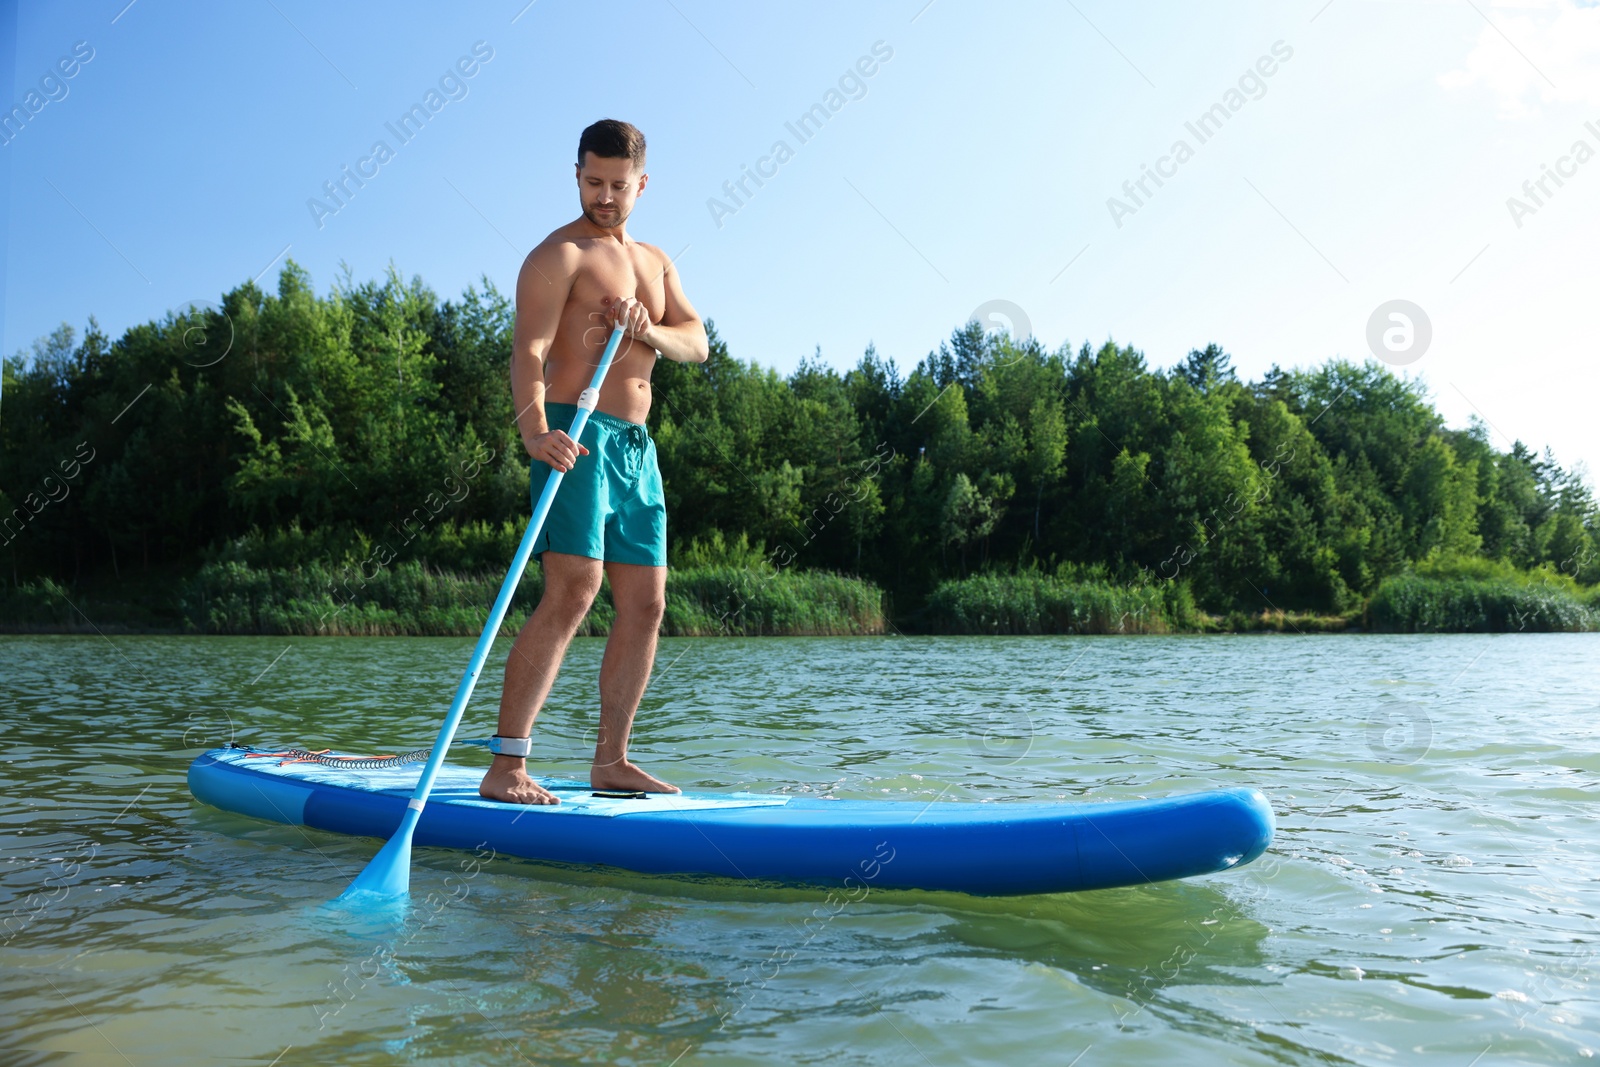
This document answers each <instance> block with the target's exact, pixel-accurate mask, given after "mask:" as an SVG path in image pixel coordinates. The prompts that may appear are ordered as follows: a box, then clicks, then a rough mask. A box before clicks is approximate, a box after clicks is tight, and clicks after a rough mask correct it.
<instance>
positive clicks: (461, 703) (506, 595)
mask: <svg viewBox="0 0 1600 1067" xmlns="http://www.w3.org/2000/svg"><path fill="white" fill-rule="evenodd" d="M622 337H623V330H622V326H621V325H618V326H617V327H616V328H615V329H613V330H612V331H611V339H610V340H609V341H607V342H606V350H605V352H604V353H603V354H602V355H601V356H600V365H599V366H598V367H596V368H595V370H594V378H593V380H591V381H590V382H589V388H587V389H585V390H584V391H583V393H582V394H580V395H579V397H578V413H577V415H575V416H573V419H572V426H571V428H570V429H568V431H567V435H568V436H569V437H571V438H572V440H573V442H574V443H576V442H577V441H578V439H579V438H580V437H582V436H583V428H584V427H585V426H587V425H588V424H589V413H590V412H592V411H593V410H594V407H595V404H596V403H597V402H598V401H599V399H600V385H601V383H603V382H604V381H605V379H606V371H608V370H610V369H611V361H612V360H613V359H615V358H616V355H617V347H618V346H619V345H621V343H622ZM535 462H538V461H537V460H535ZM563 473H564V472H562V471H559V470H553V471H551V473H550V477H549V478H548V479H547V480H546V481H545V483H544V492H542V493H540V494H539V502H538V504H536V505H534V508H533V516H532V518H530V519H529V520H528V530H527V532H526V533H524V534H523V535H522V543H521V544H520V545H518V546H517V553H516V555H515V556H513V557H512V560H511V569H510V570H509V571H508V572H507V573H506V580H505V583H504V584H503V585H501V586H500V595H499V596H498V597H496V598H495V601H494V608H493V609H492V610H491V611H490V612H489V621H488V622H486V623H485V624H484V627H483V632H482V633H481V634H479V635H478V646H477V647H476V648H475V649H473V650H472V663H471V664H470V665H468V667H467V673H466V674H464V675H462V676H461V684H460V685H459V686H457V687H456V698H455V700H454V701H453V702H452V703H451V704H450V714H448V715H446V716H445V720H444V722H443V723H441V724H440V726H439V736H438V737H437V738H435V740H434V742H433V752H432V753H430V754H429V756H428V762H427V764H426V765H425V766H424V767H423V768H422V775H421V777H419V778H418V779H417V788H416V790H415V791H414V792H413V793H412V794H411V799H410V800H408V801H406V810H405V814H404V815H402V816H401V818H400V826H399V827H398V828H397V829H396V830H395V832H394V834H393V835H392V836H391V837H390V838H389V840H388V841H386V842H384V845H383V847H382V848H380V849H379V850H378V853H377V855H375V856H373V857H372V859H371V861H370V862H368V864H367V865H366V867H365V868H363V869H362V871H361V873H360V874H358V875H356V879H355V881H354V882H352V883H351V884H350V886H349V888H347V889H346V890H345V891H344V892H343V893H342V894H340V896H339V899H338V900H337V901H336V902H335V903H337V904H343V905H346V906H349V907H352V908H355V907H365V906H366V905H367V904H370V903H372V902H374V901H389V902H393V901H399V900H402V899H404V897H405V896H406V894H407V893H409V892H410V890H411V836H412V834H413V832H414V831H415V830H416V828H417V820H418V819H420V818H421V817H422V809H423V806H424V805H426V804H427V803H428V794H430V793H431V792H433V780H434V779H435V778H437V777H438V775H439V768H440V767H442V766H443V765H444V757H445V753H446V752H448V751H449V749H450V743H451V742H452V741H454V740H455V736H456V727H458V726H460V725H461V716H462V714H463V713H464V712H465V711H466V710H467V701H468V700H469V699H470V698H471V697H472V689H473V687H474V686H476V685H477V684H478V674H479V673H480V672H481V671H482V670H483V664H484V661H485V660H486V659H488V658H489V649H490V647H491V646H492V645H493V644H494V639H495V637H496V635H498V634H499V632H500V624H501V623H502V622H504V621H505V617H506V609H507V608H509V607H510V606H511V595H512V594H513V593H514V592H516V589H517V583H518V582H520V581H522V572H523V571H524V570H526V569H527V566H528V557H529V556H531V555H533V543H534V541H536V540H537V539H538V537H539V531H540V530H542V529H544V520H545V517H546V516H548V515H549V514H550V504H551V502H552V501H554V500H555V498H556V490H557V489H560V488H561V479H562V475H563Z"/></svg>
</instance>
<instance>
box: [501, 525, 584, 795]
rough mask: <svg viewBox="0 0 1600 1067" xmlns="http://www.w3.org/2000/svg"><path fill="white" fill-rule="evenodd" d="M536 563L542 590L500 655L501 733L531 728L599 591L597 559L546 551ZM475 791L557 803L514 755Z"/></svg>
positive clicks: (518, 734)
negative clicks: (541, 574) (502, 666)
mask: <svg viewBox="0 0 1600 1067" xmlns="http://www.w3.org/2000/svg"><path fill="white" fill-rule="evenodd" d="M542 563H543V565H544V594H543V595H542V596H541V597H540V598H539V606H538V607H536V608H534V609H533V614H532V615H530V616H528V621H527V622H526V623H524V624H523V626H522V631H521V632H520V633H518V634H517V640H516V642H515V643H514V644H513V645H512V646H511V655H510V656H508V657H507V658H506V677H505V687H504V688H503V689H502V690H501V693H500V726H499V729H498V731H497V732H498V733H499V734H500V735H501V736H502V737H527V736H528V735H529V734H531V733H532V731H533V720H534V719H535V718H536V717H537V716H538V714H539V709H540V708H542V707H544V702H545V698H546V697H548V696H549V695H550V687H551V686H552V685H554V684H555V680H556V673H557V672H558V671H559V670H560V669H561V660H562V658H563V657H564V656H565V655H566V654H567V646H568V645H569V644H571V643H572V635H573V634H574V633H576V632H577V629H578V625H579V624H580V623H582V622H583V617H584V616H585V615H587V614H588V612H589V605H590V604H592V603H594V596H595V594H596V593H598V592H599V591H600V575H601V564H600V561H599V560H597V559H590V558H588V557H587V556H570V555H567V554H565V553H561V552H546V553H545V554H544V556H543V557H542ZM478 794H479V795H480V796H484V797H488V798H489V799H490V800H506V801H511V802H513V803H516V804H559V803H561V801H560V800H559V799H558V798H557V797H556V796H555V795H554V794H552V793H550V792H549V791H548V790H546V789H544V788H542V787H540V786H539V785H538V784H536V783H535V782H534V780H533V779H532V778H529V777H528V771H527V764H526V761H525V760H524V759H523V758H522V757H520V756H496V757H495V758H494V762H493V763H492V764H490V766H489V773H487V774H485V775H484V776H483V781H482V782H481V783H480V784H479V785H478Z"/></svg>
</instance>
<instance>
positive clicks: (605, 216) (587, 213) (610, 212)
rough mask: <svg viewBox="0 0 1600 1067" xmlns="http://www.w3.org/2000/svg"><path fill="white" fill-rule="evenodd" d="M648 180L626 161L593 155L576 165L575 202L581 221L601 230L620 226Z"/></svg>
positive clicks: (631, 162)
mask: <svg viewBox="0 0 1600 1067" xmlns="http://www.w3.org/2000/svg"><path fill="white" fill-rule="evenodd" d="M649 180H650V176H649V175H647V174H644V173H641V172H639V171H635V170H634V169H633V161H632V160H629V159H611V158H609V157H606V156H597V155H595V154H594V153H593V152H585V153H584V154H583V162H582V163H581V164H579V165H578V200H579V202H580V203H582V204H583V217H584V218H586V219H588V220H589V221H590V222H592V223H594V224H595V225H596V226H599V227H601V228H602V229H612V228H613V227H616V226H621V225H622V224H623V223H624V222H626V221H627V220H628V216H629V215H631V214H632V213H633V202H634V201H635V200H636V199H638V197H639V194H640V193H642V192H644V186H645V183H646V182H647V181H649Z"/></svg>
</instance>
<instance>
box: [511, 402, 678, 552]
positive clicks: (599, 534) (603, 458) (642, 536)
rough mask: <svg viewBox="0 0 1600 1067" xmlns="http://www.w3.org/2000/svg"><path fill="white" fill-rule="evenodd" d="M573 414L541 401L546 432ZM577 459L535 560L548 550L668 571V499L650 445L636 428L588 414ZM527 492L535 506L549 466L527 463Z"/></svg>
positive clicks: (568, 408)
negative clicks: (586, 452) (585, 453)
mask: <svg viewBox="0 0 1600 1067" xmlns="http://www.w3.org/2000/svg"><path fill="white" fill-rule="evenodd" d="M577 412H578V409H577V407H576V406H575V405H573V404H559V403H554V402H549V401H547V402H546V403H545V405H544V413H545V418H546V419H547V420H548V422H549V425H550V428H551V429H552V430H566V429H567V428H568V427H570V426H571V425H572V418H573V416H574V415H576V414H577ZM578 443H579V444H581V445H582V446H583V447H585V448H587V449H588V450H589V454H588V455H587V456H585V455H580V456H578V462H577V463H575V464H573V466H572V469H571V470H570V471H568V472H567V474H566V477H565V478H563V479H562V480H561V488H560V490H559V491H558V492H557V493H556V498H555V500H554V501H553V502H552V503H551V505H550V514H549V516H548V517H547V518H546V519H545V523H544V529H543V530H541V531H540V533H539V536H538V538H537V539H536V540H535V541H534V543H533V554H534V555H535V556H537V555H540V554H542V553H544V552H546V551H549V552H563V553H566V554H568V555H573V556H588V557H589V558H590V559H599V560H605V561H607V562H612V563H635V564H638V565H639V566H641V567H665V566H666V565H667V497H666V490H665V489H664V488H663V486H662V484H661V469H660V468H659V467H658V466H656V443H655V442H654V441H652V440H650V431H649V430H647V429H645V428H644V427H643V426H641V425H640V424H638V423H636V422H629V421H628V420H626V419H619V418H617V417H616V416H615V415H607V414H606V413H605V412H603V411H595V412H591V413H590V415H589V423H588V425H586V426H585V427H584V428H583V434H582V436H581V437H580V438H579V440H578ZM531 466H532V470H531V471H530V473H529V477H528V485H529V492H530V495H531V497H532V499H533V502H534V504H535V505H537V504H538V501H539V494H540V493H542V492H544V486H545V482H547V481H549V480H550V475H551V473H552V471H553V470H554V468H552V467H551V466H550V464H548V463H543V462H541V461H539V460H532V461H531Z"/></svg>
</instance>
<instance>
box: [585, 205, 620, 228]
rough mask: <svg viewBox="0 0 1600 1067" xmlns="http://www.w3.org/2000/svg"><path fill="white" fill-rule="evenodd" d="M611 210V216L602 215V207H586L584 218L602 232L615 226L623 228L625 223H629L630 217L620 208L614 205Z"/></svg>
mask: <svg viewBox="0 0 1600 1067" xmlns="http://www.w3.org/2000/svg"><path fill="white" fill-rule="evenodd" d="M611 208H612V211H611V214H609V215H601V214H600V205H598V204H595V205H594V206H592V207H590V206H586V207H584V209H583V217H584V218H586V219H588V220H589V221H590V222H592V223H594V224H595V225H596V226H598V227H600V228H601V229H602V230H609V229H610V228H611V227H613V226H621V225H622V224H623V223H624V222H627V221H628V216H627V215H624V214H623V213H622V209H621V208H620V207H618V206H617V205H615V204H612V205H611Z"/></svg>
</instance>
